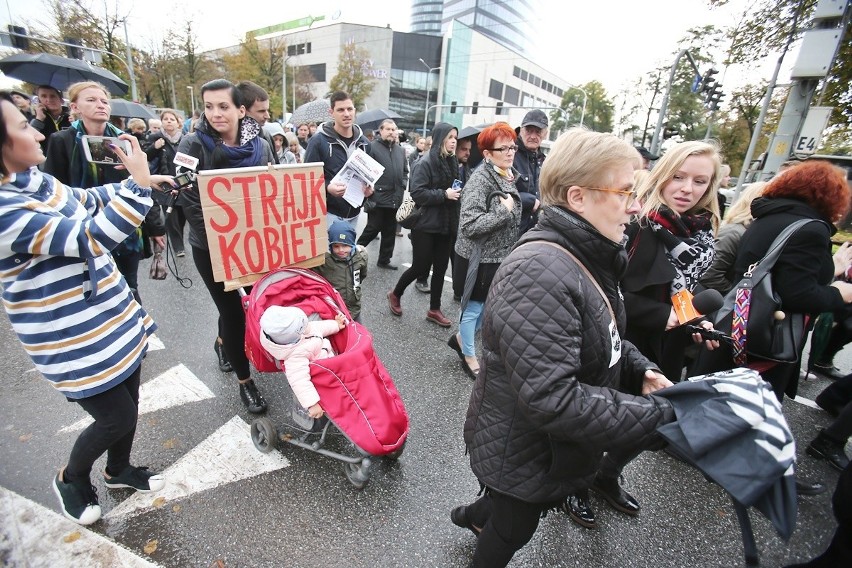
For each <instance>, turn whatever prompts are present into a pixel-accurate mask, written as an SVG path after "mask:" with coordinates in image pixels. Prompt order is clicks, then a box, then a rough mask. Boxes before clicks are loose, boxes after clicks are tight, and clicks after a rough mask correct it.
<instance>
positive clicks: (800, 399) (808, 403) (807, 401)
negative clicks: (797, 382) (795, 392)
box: [793, 396, 822, 410]
mask: <svg viewBox="0 0 852 568" xmlns="http://www.w3.org/2000/svg"><path fill="white" fill-rule="evenodd" d="M793 402H798V403H799V404H803V405H805V406H810V407H811V408H816V409H817V410H822V409H821V408H820V407H819V405H818V404H817V403H815V402H814V401H812V400H811V399H809V398H805V397H803V396H797V397H796V398H794V399H793Z"/></svg>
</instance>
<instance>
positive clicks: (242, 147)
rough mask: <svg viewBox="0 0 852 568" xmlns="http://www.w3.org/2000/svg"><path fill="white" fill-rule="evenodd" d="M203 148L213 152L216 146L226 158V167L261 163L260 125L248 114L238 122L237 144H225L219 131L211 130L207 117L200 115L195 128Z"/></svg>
mask: <svg viewBox="0 0 852 568" xmlns="http://www.w3.org/2000/svg"><path fill="white" fill-rule="evenodd" d="M195 132H196V134H197V135H198V139H199V140H200V141H201V144H202V145H203V146H204V148H205V149H206V150H207V151H208V152H210V153H213V150H215V149H216V148H217V147H218V148H220V151H221V152H223V153H224V155H225V156H226V157H227V159H228V167H230V168H245V167H250V166H259V165H262V164H263V144H262V143H261V142H260V137H259V136H258V134H259V133H260V125H259V124H258V123H257V121H256V120H255V119H253V118H251V117H250V116H246V117H244V118H243V119H242V121H241V122H240V136H239V146H227V145H226V144H224V143H223V142H222V137H221V136H219V133H218V132H216V131H215V130H213V127H212V126H210V123H208V122H207V117H205V116H204V115H201V119H200V121H199V128H196V130H195Z"/></svg>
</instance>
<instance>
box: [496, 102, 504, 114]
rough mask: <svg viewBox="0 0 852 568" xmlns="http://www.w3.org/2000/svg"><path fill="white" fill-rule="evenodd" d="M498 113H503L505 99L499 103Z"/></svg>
mask: <svg viewBox="0 0 852 568" xmlns="http://www.w3.org/2000/svg"><path fill="white" fill-rule="evenodd" d="M497 114H498V115H499V114H503V101H500V102H498V103H497Z"/></svg>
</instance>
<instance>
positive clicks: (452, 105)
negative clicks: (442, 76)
mask: <svg viewBox="0 0 852 568" xmlns="http://www.w3.org/2000/svg"><path fill="white" fill-rule="evenodd" d="M456 104H457V103H456V101H453V102H451V103H450V113H451V114H456Z"/></svg>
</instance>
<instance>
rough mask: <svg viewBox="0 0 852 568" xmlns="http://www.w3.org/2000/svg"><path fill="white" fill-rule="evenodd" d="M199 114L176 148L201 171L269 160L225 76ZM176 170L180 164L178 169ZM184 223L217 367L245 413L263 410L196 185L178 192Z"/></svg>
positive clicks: (241, 323)
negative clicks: (212, 312)
mask: <svg viewBox="0 0 852 568" xmlns="http://www.w3.org/2000/svg"><path fill="white" fill-rule="evenodd" d="M201 98H202V100H203V101H204V114H202V115H201V118H199V119H198V124H197V125H196V127H195V131H194V132H192V133H191V134H187V135H186V136H184V137H183V139H182V140H181V142H180V145H179V146H178V149H177V151H178V152H180V153H183V154H187V155H189V156H192V157H193V158H198V167H197V168H196V171H200V170H215V169H221V168H244V167H250V166H260V165H265V164H268V163H274V158H273V156H272V148H270V147H269V144H268V143H267V142H266V140H264V139H263V137H262V136H258V134H259V133H260V125H259V124H258V123H257V122H256V121H255V120H254V119H253V118H251V117H249V116H246V109H245V106H244V105H243V103H242V101H241V100H240V94H239V91H238V90H237V88H236V87H235V86H234V85H233V83H231V82H230V81H227V80H225V79H216V80H214V81H210V82H209V83H205V84H204V85H203V86H202V87H201ZM178 173H180V168H178ZM178 205H180V206H181V207H183V211H184V214H185V215H186V220H187V221H188V222H189V229H190V230H189V244H190V246H191V247H192V259H193V261H194V262H195V267H196V268H197V269H198V273H199V274H200V275H201V278H202V280H204V285H205V286H207V291H208V292H209V293H210V297H211V298H213V302H214V303H215V304H216V309H217V310H218V311H219V335H218V337H217V339H216V341H215V342H214V344H213V348H214V350H215V351H216V355H217V356H218V358H219V368H220V369H221V370H223V371H227V370H230V369H229V368H228V367H230V368H232V369H233V371H234V372H235V373H236V374H237V380H238V381H239V384H240V398H241V399H242V401H243V403H244V404H245V405H246V408H248V411H249V412H252V413H255V414H257V413H261V412H264V411H266V401H265V400H264V399H263V396H261V394H260V392H259V391H258V390H257V386H255V384H254V381H253V380H252V378H251V369H250V368H249V361H248V358H247V357H246V353H245V350H244V348H243V344H244V342H245V327H246V318H245V312H244V311H243V306H242V302H241V301H240V295H239V293H238V292H237V291H236V290H232V291H230V292H228V291H225V285H224V284H223V283H221V282H216V281H215V280H214V279H213V265H212V263H211V260H210V252H209V250H208V248H207V231H206V229H205V227H204V215H203V214H202V212H201V198H200V196H199V194H198V185H197V183H193V186H192V188H191V189H190V190H188V191H183V192H181V194H180V197H179V199H178Z"/></svg>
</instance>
